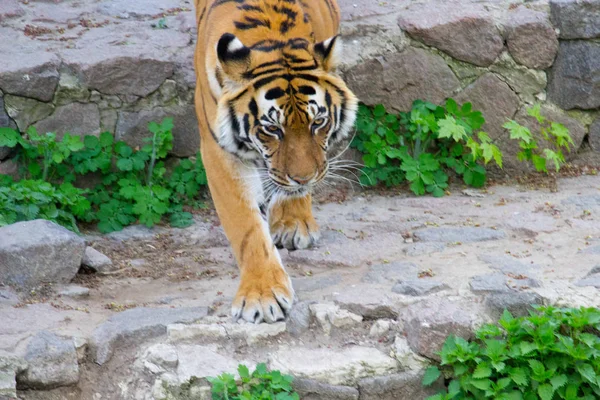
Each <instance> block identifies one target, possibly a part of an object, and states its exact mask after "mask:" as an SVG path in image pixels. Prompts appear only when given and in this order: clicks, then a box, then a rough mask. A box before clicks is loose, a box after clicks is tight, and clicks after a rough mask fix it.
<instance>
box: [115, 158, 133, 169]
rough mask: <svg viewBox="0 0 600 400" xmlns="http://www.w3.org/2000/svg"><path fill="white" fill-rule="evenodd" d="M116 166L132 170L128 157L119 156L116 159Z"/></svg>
mask: <svg viewBox="0 0 600 400" xmlns="http://www.w3.org/2000/svg"><path fill="white" fill-rule="evenodd" d="M117 168H119V169H120V170H121V171H133V161H132V160H131V159H130V158H121V159H119V160H118V161H117Z"/></svg>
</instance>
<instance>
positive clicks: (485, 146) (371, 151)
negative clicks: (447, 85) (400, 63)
mask: <svg viewBox="0 0 600 400" xmlns="http://www.w3.org/2000/svg"><path fill="white" fill-rule="evenodd" d="M484 123H485V119H484V118H483V116H482V115H481V112H479V111H473V110H472V108H471V104H470V103H465V104H464V105H462V106H459V105H458V104H457V103H456V101H454V100H453V99H448V101H447V102H446V104H445V105H444V106H436V105H435V104H432V103H428V102H424V101H421V100H417V101H415V102H414V103H413V107H412V110H411V111H410V112H401V113H399V114H392V113H388V112H387V111H386V109H385V107H384V106H383V105H377V106H375V107H374V108H373V109H370V108H369V107H366V106H364V105H361V106H360V107H359V111H358V116H357V122H356V128H357V135H356V137H355V139H354V141H353V142H352V146H353V147H355V148H357V149H358V150H359V151H361V152H362V153H363V162H364V165H365V167H364V168H363V171H362V172H363V175H362V176H361V178H360V180H361V183H362V184H364V185H375V184H378V183H380V182H381V183H384V184H385V185H387V186H395V185H398V184H399V183H401V182H403V181H404V180H407V181H409V182H410V189H411V190H412V191H413V193H415V194H417V195H423V194H425V193H426V192H427V193H431V194H432V195H433V196H436V197H441V196H443V195H444V193H445V189H446V188H447V187H448V174H447V169H448V168H449V169H452V170H454V171H455V172H456V173H457V174H458V175H459V176H462V178H463V180H464V182H465V183H466V184H467V185H469V186H474V187H482V186H483V185H484V184H485V179H486V170H485V168H484V166H483V165H481V163H482V162H483V164H487V163H489V162H490V161H492V160H493V161H494V162H495V163H496V164H497V165H499V166H500V167H502V153H501V152H500V150H499V149H498V147H497V146H496V145H494V144H493V143H492V141H491V139H490V137H489V136H488V135H487V134H486V133H485V132H482V131H480V128H481V126H482V125H483V124H484Z"/></svg>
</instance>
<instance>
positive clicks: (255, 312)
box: [231, 266, 294, 324]
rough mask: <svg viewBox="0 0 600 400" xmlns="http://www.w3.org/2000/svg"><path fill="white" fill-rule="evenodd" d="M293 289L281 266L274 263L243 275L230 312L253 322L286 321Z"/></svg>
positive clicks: (292, 297)
mask: <svg viewBox="0 0 600 400" xmlns="http://www.w3.org/2000/svg"><path fill="white" fill-rule="evenodd" d="M293 302H294V289H293V288H292V281H291V280H290V278H289V276H288V274H287V273H286V272H285V270H284V269H283V267H281V266H274V267H271V268H265V269H263V270H258V271H248V272H246V273H243V274H242V278H241V282H240V287H239V289H238V292H237V294H236V296H235V299H234V300H233V305H232V307H231V315H232V316H233V319H234V320H238V319H240V318H243V319H244V320H246V321H248V322H252V323H255V324H258V323H261V322H263V321H266V322H268V323H273V322H277V321H283V320H285V318H286V316H287V315H288V314H289V312H290V310H291V309H292V303H293Z"/></svg>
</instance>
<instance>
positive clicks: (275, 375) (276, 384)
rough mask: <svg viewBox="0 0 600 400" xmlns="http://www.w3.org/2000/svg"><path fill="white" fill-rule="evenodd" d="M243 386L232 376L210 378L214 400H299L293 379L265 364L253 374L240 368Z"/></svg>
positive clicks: (259, 365)
mask: <svg viewBox="0 0 600 400" xmlns="http://www.w3.org/2000/svg"><path fill="white" fill-rule="evenodd" d="M238 374H239V375H240V379H241V384H240V385H238V383H237V382H236V380H235V377H234V376H233V375H231V374H222V375H220V376H218V377H216V378H208V381H209V382H210V383H211V385H212V398H213V400H298V399H300V397H299V396H298V394H297V393H295V392H294V391H293V390H292V386H291V383H292V381H293V378H292V377H291V376H289V375H283V374H282V373H281V372H279V371H268V370H267V367H266V365H265V364H258V365H257V366H256V369H255V370H254V372H252V374H250V371H249V370H248V367H246V366H245V365H240V366H239V367H238Z"/></svg>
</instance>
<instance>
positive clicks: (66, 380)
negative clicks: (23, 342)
mask: <svg viewBox="0 0 600 400" xmlns="http://www.w3.org/2000/svg"><path fill="white" fill-rule="evenodd" d="M25 360H26V361H27V363H28V367H27V369H26V370H25V371H23V372H22V373H21V374H19V375H17V383H18V385H19V387H24V388H30V389H53V388H56V387H60V386H69V385H74V384H76V383H77V382H78V381H79V364H78V361H77V351H76V349H75V345H74V342H73V339H72V338H61V337H59V336H57V335H55V334H54V333H51V332H48V331H41V332H40V333H38V334H37V335H36V336H35V337H34V338H33V339H32V340H31V342H29V344H28V345H27V352H26V354H25Z"/></svg>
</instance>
